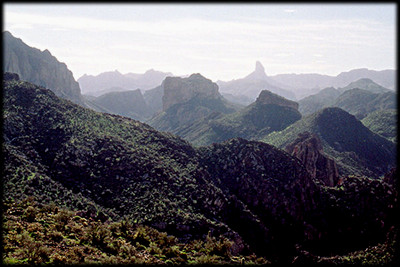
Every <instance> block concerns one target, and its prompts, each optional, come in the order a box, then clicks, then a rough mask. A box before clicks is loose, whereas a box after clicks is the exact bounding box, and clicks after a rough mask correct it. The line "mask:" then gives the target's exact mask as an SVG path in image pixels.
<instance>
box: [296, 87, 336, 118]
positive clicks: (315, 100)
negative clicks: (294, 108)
mask: <svg viewBox="0 0 400 267" xmlns="http://www.w3.org/2000/svg"><path fill="white" fill-rule="evenodd" d="M340 94H341V93H340V92H339V90H337V89H335V88H333V87H327V88H325V89H322V90H321V91H319V92H318V93H316V94H314V95H310V96H307V97H305V98H303V99H300V100H299V111H300V112H301V114H303V115H310V114H312V113H314V112H317V111H318V110H320V109H322V108H324V107H327V106H330V105H332V104H333V103H334V102H335V99H336V98H337V97H338V96H339V95H340Z"/></svg>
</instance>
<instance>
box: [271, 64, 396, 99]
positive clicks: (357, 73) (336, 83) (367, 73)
mask: <svg viewBox="0 0 400 267" xmlns="http://www.w3.org/2000/svg"><path fill="white" fill-rule="evenodd" d="M396 76H397V71H396V70H391V69H388V70H381V71H376V70H369V69H367V68H361V69H354V70H350V71H347V72H341V73H340V74H338V75H337V76H329V75H322V74H317V73H305V74H278V75H273V76H270V79H272V80H274V81H276V82H279V83H282V84H285V85H287V86H288V88H290V90H291V91H292V92H294V93H295V94H296V95H297V96H298V97H299V98H304V97H305V96H308V95H311V94H312V93H313V91H312V89H314V90H317V91H318V90H321V89H322V88H326V87H336V88H338V87H344V86H347V85H348V84H350V83H352V82H354V81H357V80H359V79H362V78H367V79H370V80H373V81H374V82H376V83H378V84H380V85H381V86H383V87H385V88H389V89H391V90H395V89H396ZM314 93H315V91H314Z"/></svg>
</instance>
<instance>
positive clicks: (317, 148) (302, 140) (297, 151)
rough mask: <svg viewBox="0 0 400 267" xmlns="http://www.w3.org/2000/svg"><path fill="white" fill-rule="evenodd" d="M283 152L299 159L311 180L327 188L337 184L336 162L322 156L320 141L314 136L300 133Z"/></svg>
mask: <svg viewBox="0 0 400 267" xmlns="http://www.w3.org/2000/svg"><path fill="white" fill-rule="evenodd" d="M285 150H286V152H288V153H289V154H291V155H292V156H295V157H296V158H298V159H300V161H301V162H302V163H303V164H304V166H305V167H306V169H307V171H308V172H309V173H310V175H311V177H312V178H313V179H317V180H320V181H322V182H323V183H324V184H325V185H328V186H335V185H336V184H337V182H338V180H339V172H338V169H337V166H336V162H335V161H334V160H333V159H331V158H329V157H327V156H326V155H325V154H324V152H323V148H322V143H321V140H320V139H319V137H318V136H317V135H316V134H311V133H309V132H304V133H300V134H299V137H298V138H297V139H296V140H294V141H293V143H291V144H289V145H287V146H286V148H285Z"/></svg>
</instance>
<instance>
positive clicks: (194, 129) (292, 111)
mask: <svg viewBox="0 0 400 267" xmlns="http://www.w3.org/2000/svg"><path fill="white" fill-rule="evenodd" d="M300 118H301V114H300V113H299V111H298V104H297V103H296V102H294V101H291V100H288V99H285V98H283V97H281V96H279V95H276V94H274V93H271V92H270V91H267V90H263V91H261V93H260V95H259V96H258V98H257V100H256V101H255V102H254V103H252V104H250V105H249V106H247V107H245V108H243V109H240V110H238V111H236V112H234V113H230V114H222V113H217V112H214V113H212V114H210V115H209V116H206V117H204V118H202V119H201V120H196V121H192V122H190V123H187V124H185V125H183V126H181V127H178V128H177V129H176V130H175V131H174V133H175V134H176V135H178V136H181V137H182V138H184V139H185V140H187V141H189V142H191V143H192V144H194V145H196V146H200V145H209V144H212V143H216V142H222V141H225V140H227V139H230V138H235V137H241V138H245V139H248V140H252V139H257V138H258V137H259V136H264V135H266V134H268V133H270V132H272V131H280V130H283V129H285V128H286V127H287V126H288V125H290V124H292V123H294V122H295V121H297V120H299V119H300Z"/></svg>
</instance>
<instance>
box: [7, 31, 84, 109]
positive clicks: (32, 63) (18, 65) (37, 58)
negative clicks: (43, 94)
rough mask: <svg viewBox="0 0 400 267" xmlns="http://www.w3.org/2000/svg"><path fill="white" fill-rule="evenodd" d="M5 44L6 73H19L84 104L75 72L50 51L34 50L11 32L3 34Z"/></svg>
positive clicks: (35, 82)
mask: <svg viewBox="0 0 400 267" xmlns="http://www.w3.org/2000/svg"><path fill="white" fill-rule="evenodd" d="M3 45H4V54H3V55H4V61H3V71H4V72H5V71H8V72H13V73H17V74H18V75H19V76H20V78H21V80H26V81H29V82H32V83H34V84H37V85H40V86H43V87H46V88H48V89H50V90H52V91H53V92H54V93H55V94H56V95H57V96H59V97H62V98H65V99H68V100H71V101H72V102H74V103H76V104H80V105H83V99H82V96H81V90H80V88H79V84H78V83H77V82H76V81H75V79H74V77H73V75H72V72H71V71H70V70H69V69H68V68H67V65H65V64H64V63H61V62H59V61H58V60H57V58H55V57H54V56H52V55H51V54H50V52H49V51H48V50H44V51H40V50H39V49H36V48H33V47H30V46H28V45H26V44H25V43H24V42H23V41H22V40H21V39H18V38H15V37H14V36H12V34H11V33H10V32H3Z"/></svg>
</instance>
